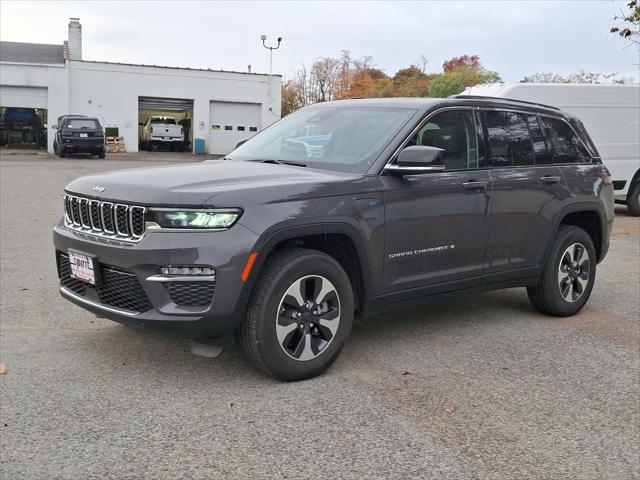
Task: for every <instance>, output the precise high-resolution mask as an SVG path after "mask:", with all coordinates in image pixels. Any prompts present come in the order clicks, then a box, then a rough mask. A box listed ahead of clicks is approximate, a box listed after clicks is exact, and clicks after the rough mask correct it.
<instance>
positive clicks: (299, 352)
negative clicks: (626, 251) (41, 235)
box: [54, 96, 614, 380]
mask: <svg viewBox="0 0 640 480" xmlns="http://www.w3.org/2000/svg"><path fill="white" fill-rule="evenodd" d="M613 214H614V210H613V189H612V185H611V177H610V175H609V172H608V171H607V169H606V168H605V167H604V166H603V164H602V162H601V160H600V157H599V155H598V152H597V150H596V149H595V147H594V145H593V143H592V141H591V140H590V138H589V136H588V134H587V132H586V131H585V129H584V127H583V126H582V124H581V123H580V122H579V121H578V120H577V119H576V118H574V117H571V116H569V115H567V114H564V113H563V112H561V111H559V110H558V109H556V108H553V107H548V106H544V105H537V104H530V103H526V102H521V101H511V100H506V99H491V98H477V97H462V96H458V97H455V98H450V99H370V100H347V101H337V102H328V103H323V104H318V105H313V106H310V107H307V108H303V109H301V110H299V111H297V112H296V113H294V114H291V115H289V116H287V117H286V118H284V119H282V120H281V121H279V122H277V123H276V124H274V125H272V126H271V127H269V128H268V129H266V130H264V131H263V132H261V133H259V134H258V135H256V136H255V137H253V138H252V139H251V140H249V141H248V142H246V143H244V144H243V145H241V146H239V147H238V148H236V150H234V151H233V152H232V153H230V154H229V155H227V157H226V158H223V159H221V160H214V161H205V162H201V163H197V164H190V165H176V166H162V167H153V168H141V169H133V170H126V171H118V172H110V173H105V174H100V175H91V176H86V177H83V178H80V179H78V180H75V181H74V182H72V183H71V184H69V185H68V186H67V188H66V195H65V197H64V217H63V218H62V219H61V220H60V222H59V223H58V225H56V226H55V228H54V243H55V250H56V259H57V266H58V273H59V276H60V293H61V294H62V295H63V296H64V297H65V298H67V299H68V300H70V301H72V302H73V303H75V304H77V305H79V306H81V307H83V308H85V309H87V310H89V311H91V312H94V313H95V314H97V315H99V316H102V317H106V318H110V319H112V320H115V321H118V322H122V323H126V324H133V325H139V326H143V327H159V328H165V329H170V330H173V331H177V332H179V333H181V334H183V335H186V336H191V337H196V338H219V337H222V336H225V335H228V334H231V333H233V334H235V336H236V338H237V341H238V342H239V344H240V345H241V347H242V349H243V351H244V352H245V353H246V355H247V357H248V358H249V360H250V361H251V362H252V363H253V364H254V365H255V366H256V367H257V368H259V369H260V370H262V371H263V372H266V373H268V374H271V375H274V376H276V377H278V378H281V379H285V380H298V379H303V378H309V377H312V376H314V375H318V374H320V373H321V372H323V371H324V370H325V369H327V368H328V367H329V365H330V364H331V363H332V362H333V361H334V360H335V359H336V357H337V356H338V354H339V352H340V350H341V348H342V347H343V345H344V343H345V341H346V339H347V337H348V335H349V331H350V329H351V325H352V322H353V319H354V316H359V317H360V316H367V315H371V314H373V313H375V312H381V311H384V310H387V311H388V310H395V309H398V308H400V307H401V306H402V305H406V304H408V303H412V302H415V301H419V300H422V299H425V298H427V297H430V298H433V297H438V296H442V295H450V294H451V293H454V292H457V293H459V294H468V293H471V292H476V291H482V290H492V289H499V288H507V287H526V288H527V292H528V295H529V298H530V300H531V303H532V304H533V306H534V307H535V308H537V309H538V310H540V311H541V312H544V313H545V314H549V315H556V316H566V315H573V314H575V313H577V312H578V311H579V310H580V309H581V308H582V307H583V306H584V305H585V303H586V302H587V299H588V298H589V295H590V293H591V289H592V288H593V284H594V279H595V274H596V265H597V263H598V262H600V261H602V259H603V258H604V257H605V255H606V253H607V249H608V247H609V234H610V230H611V224H612V220H613Z"/></svg>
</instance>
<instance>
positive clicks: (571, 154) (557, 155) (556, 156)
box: [540, 117, 591, 163]
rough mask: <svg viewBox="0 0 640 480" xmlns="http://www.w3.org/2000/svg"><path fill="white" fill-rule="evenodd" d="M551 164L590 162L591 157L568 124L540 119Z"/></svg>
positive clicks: (548, 118)
mask: <svg viewBox="0 0 640 480" xmlns="http://www.w3.org/2000/svg"><path fill="white" fill-rule="evenodd" d="M540 120H541V122H542V128H543V129H544V133H545V136H546V138H547V142H548V143H549V148H550V150H551V155H552V158H553V163H583V162H590V161H591V157H590V156H589V153H588V152H587V149H586V148H585V147H584V145H583V144H582V142H581V141H580V139H579V138H578V136H577V135H576V134H575V132H574V131H573V129H572V128H571V127H570V126H569V124H568V123H567V122H565V121H563V120H560V119H558V118H551V117H540Z"/></svg>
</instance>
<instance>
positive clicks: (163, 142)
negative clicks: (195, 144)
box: [140, 117, 184, 152]
mask: <svg viewBox="0 0 640 480" xmlns="http://www.w3.org/2000/svg"><path fill="white" fill-rule="evenodd" d="M141 125H142V127H143V128H142V133H141V134H140V148H141V149H143V150H148V151H151V150H152V149H153V147H165V148H169V149H171V150H177V151H178V152H182V151H184V128H183V127H182V126H181V125H178V123H177V122H176V119H175V118H173V117H149V118H147V121H146V122H145V123H143V124H141Z"/></svg>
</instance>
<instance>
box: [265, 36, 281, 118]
mask: <svg viewBox="0 0 640 480" xmlns="http://www.w3.org/2000/svg"><path fill="white" fill-rule="evenodd" d="M260 40H262V46H263V47H264V48H266V49H268V50H269V110H271V101H272V98H271V74H272V69H273V51H274V50H277V49H279V48H280V42H282V37H278V44H277V45H276V46H275V47H269V46H268V45H267V36H266V35H261V36H260Z"/></svg>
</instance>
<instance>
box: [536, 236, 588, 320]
mask: <svg viewBox="0 0 640 480" xmlns="http://www.w3.org/2000/svg"><path fill="white" fill-rule="evenodd" d="M595 277H596V252H595V248H594V246H593V242H592V241H591V237H590V236H589V235H588V234H587V232H585V231H584V230H583V229H581V228H578V227H574V226H569V225H562V226H561V227H560V229H559V230H558V235H557V237H556V239H555V241H554V243H553V246H552V248H551V252H550V254H549V256H548V258H547V261H546V264H545V268H544V271H543V273H542V276H541V277H540V281H539V282H538V284H537V285H536V286H535V287H529V288H527V293H528V295H529V300H530V301H531V304H532V305H533V306H534V307H535V308H536V309H537V310H539V311H540V312H542V313H545V314H547V315H554V316H557V317H567V316H569V315H574V314H575V313H577V312H579V311H580V310H581V309H582V307H584V305H585V303H587V300H588V299H589V295H591V290H592V289H593V283H594V281H595Z"/></svg>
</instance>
